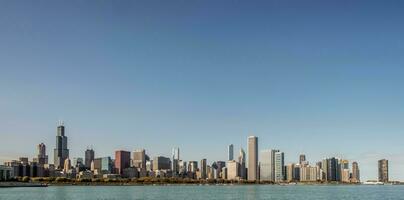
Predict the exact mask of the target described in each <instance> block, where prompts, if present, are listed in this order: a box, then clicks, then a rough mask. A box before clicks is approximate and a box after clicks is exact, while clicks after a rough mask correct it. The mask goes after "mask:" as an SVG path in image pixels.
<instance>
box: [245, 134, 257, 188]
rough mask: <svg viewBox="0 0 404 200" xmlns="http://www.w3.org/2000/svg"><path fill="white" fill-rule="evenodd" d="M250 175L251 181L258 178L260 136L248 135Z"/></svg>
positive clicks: (248, 176)
mask: <svg viewBox="0 0 404 200" xmlns="http://www.w3.org/2000/svg"><path fill="white" fill-rule="evenodd" d="M247 143H248V164H247V165H248V175H247V178H248V180H249V181H257V180H258V138H257V137H255V136H250V137H248V141H247Z"/></svg>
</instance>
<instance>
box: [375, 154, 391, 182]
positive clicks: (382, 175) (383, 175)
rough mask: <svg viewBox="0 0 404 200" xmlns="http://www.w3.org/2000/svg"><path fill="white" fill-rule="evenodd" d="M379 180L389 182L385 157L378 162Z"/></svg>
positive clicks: (387, 162) (387, 164)
mask: <svg viewBox="0 0 404 200" xmlns="http://www.w3.org/2000/svg"><path fill="white" fill-rule="evenodd" d="M378 163H379V164H378V169H379V170H378V171H379V182H383V183H387V182H389V161H388V160H386V159H382V160H379V162H378Z"/></svg>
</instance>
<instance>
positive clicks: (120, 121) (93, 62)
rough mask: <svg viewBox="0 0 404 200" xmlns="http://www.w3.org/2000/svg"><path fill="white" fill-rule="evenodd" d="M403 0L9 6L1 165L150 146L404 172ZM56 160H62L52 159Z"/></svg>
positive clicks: (1, 15)
mask: <svg viewBox="0 0 404 200" xmlns="http://www.w3.org/2000/svg"><path fill="white" fill-rule="evenodd" d="M403 8H404V2H403V1H388V2H382V1H355V2H353V1H313V0H307V1H297V0H295V1H288V0H286V1H253V2H251V1H248V2H247V1H230V0H224V1H2V2H1V3H0V136H1V145H0V161H5V160H9V159H14V158H17V157H19V156H29V157H32V156H34V155H35V145H36V144H38V143H41V142H45V143H46V145H47V147H48V154H49V157H50V158H53V157H52V156H53V154H52V151H53V150H52V149H53V148H54V146H55V135H56V122H57V121H58V120H60V119H61V120H64V121H65V123H66V128H67V136H68V137H69V148H70V149H71V157H77V156H81V157H83V156H84V150H85V148H86V147H87V146H93V148H94V149H95V151H96V156H106V155H111V156H112V155H113V152H114V150H116V149H126V150H134V149H137V148H146V150H147V152H148V154H150V155H151V156H155V155H158V154H161V155H169V154H170V152H171V148H172V147H174V146H179V147H180V149H181V157H182V158H183V159H185V160H200V159H201V158H205V157H206V158H208V160H209V162H211V161H213V160H224V159H225V158H226V151H227V145H228V144H230V143H233V144H235V149H236V151H237V152H238V149H239V148H240V147H244V148H245V146H246V140H247V137H248V136H249V135H256V136H258V137H259V149H261V150H262V149H268V148H276V149H281V150H282V151H284V152H285V154H286V160H287V162H296V161H297V160H298V155H299V154H300V153H305V154H306V155H307V158H308V159H309V161H311V162H312V163H314V162H315V161H317V160H320V159H322V158H324V157H327V156H339V157H343V158H347V159H350V160H355V161H358V162H359V164H360V167H361V169H362V172H361V175H362V178H363V179H365V180H366V179H375V178H376V177H377V160H378V159H381V158H388V159H390V165H391V167H390V171H391V179H394V180H404V145H403V143H402V141H403V140H404V136H403V135H404V123H403V122H404V121H403V119H404V106H403V102H404V92H403V85H404V79H403V77H404V56H403V55H404V54H403V52H404V37H403V35H404V26H402V19H404V13H403V12H402V10H403ZM50 160H53V159H50Z"/></svg>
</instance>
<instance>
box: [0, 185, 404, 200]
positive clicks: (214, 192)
mask: <svg viewBox="0 0 404 200" xmlns="http://www.w3.org/2000/svg"><path fill="white" fill-rule="evenodd" d="M0 199H24V200H48V199H58V200H63V199H74V200H90V199H116V200H126V199H169V200H171V199H172V200H174V199H175V200H182V199H204V200H205V199H287V200H297V199H299V200H302V199H303V200H304V199H314V200H316V199H330V200H331V199H332V200H338V199H347V200H350V199H363V200H389V199H391V200H393V199H394V200H397V199H404V186H273V185H248V186H241V185H236V186H96V187H94V186H53V187H47V188H3V189H0Z"/></svg>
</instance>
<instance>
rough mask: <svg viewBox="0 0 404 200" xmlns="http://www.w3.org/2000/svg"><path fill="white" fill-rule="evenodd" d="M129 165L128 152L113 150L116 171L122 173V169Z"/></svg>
mask: <svg viewBox="0 0 404 200" xmlns="http://www.w3.org/2000/svg"><path fill="white" fill-rule="evenodd" d="M129 167H130V152H128V151H122V150H120V151H115V168H116V170H117V171H116V173H118V174H120V175H123V170H124V169H126V168H129Z"/></svg>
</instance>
